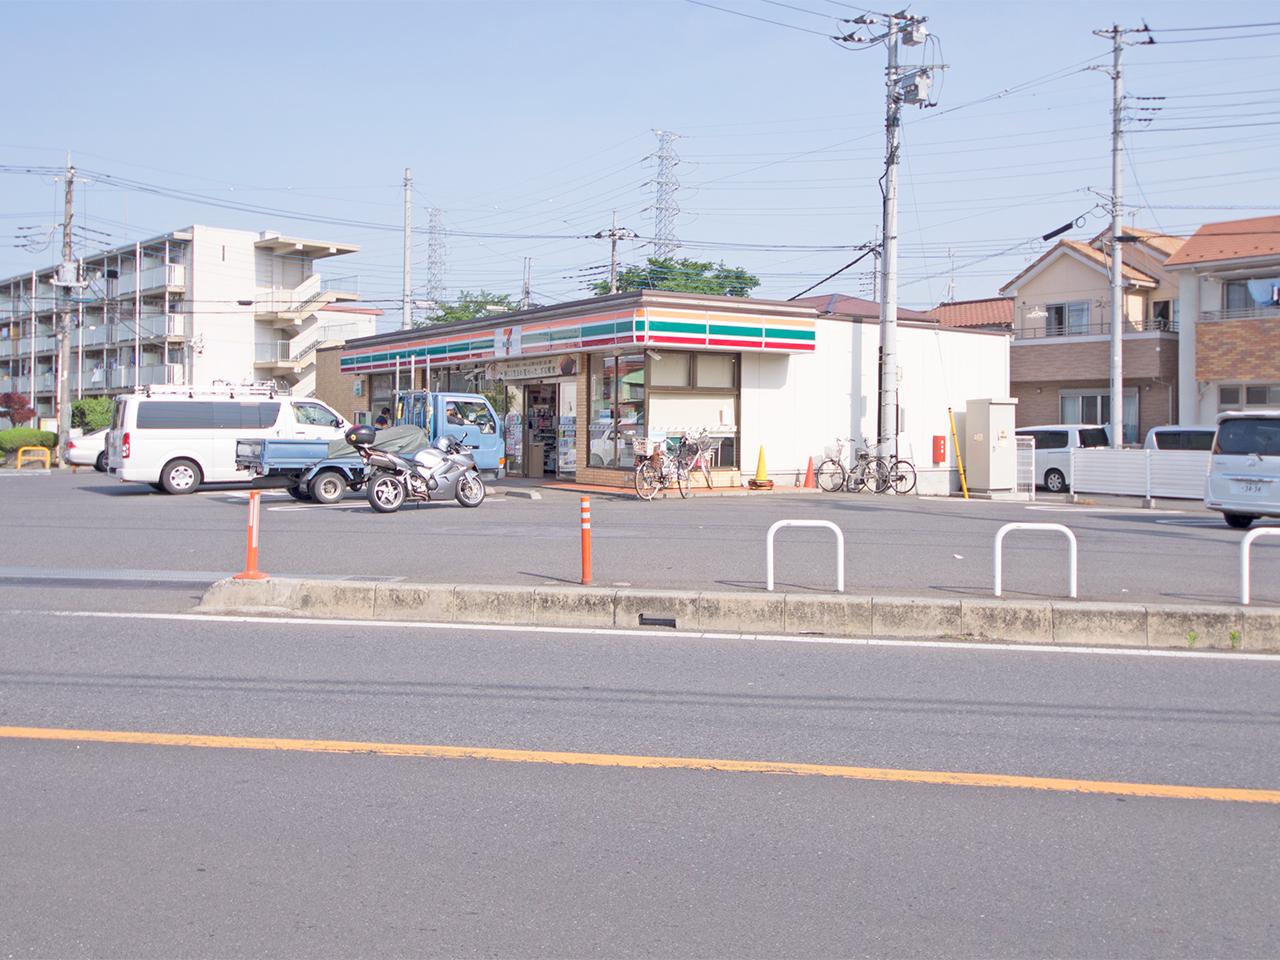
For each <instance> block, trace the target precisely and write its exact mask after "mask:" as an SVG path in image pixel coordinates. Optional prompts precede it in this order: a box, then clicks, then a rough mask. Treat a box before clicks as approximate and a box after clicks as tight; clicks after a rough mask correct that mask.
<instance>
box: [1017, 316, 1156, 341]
mask: <svg viewBox="0 0 1280 960" xmlns="http://www.w3.org/2000/svg"><path fill="white" fill-rule="evenodd" d="M1124 332H1125V334H1130V333H1152V332H1158V333H1177V332H1178V321H1176V320H1143V321H1142V322H1141V323H1138V322H1135V321H1133V320H1130V321H1129V322H1128V323H1126V324H1125V329H1124ZM1110 334H1111V321H1110V320H1103V321H1101V322H1098V323H1072V324H1067V325H1066V326H1047V327H1044V326H1041V327H1031V326H1025V327H1021V328H1018V329H1015V330H1014V331H1013V338H1014V339H1015V340H1046V339H1054V338H1059V339H1060V338H1062V337H1097V336H1110Z"/></svg>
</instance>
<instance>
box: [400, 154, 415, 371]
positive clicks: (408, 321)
mask: <svg viewBox="0 0 1280 960" xmlns="http://www.w3.org/2000/svg"><path fill="white" fill-rule="evenodd" d="M412 217H413V174H412V173H410V171H409V168H408V167H405V168H404V289H403V295H402V298H401V304H402V305H401V307H400V329H401V330H408V329H409V328H410V327H412V326H413V313H412V309H411V308H412V306H413V305H412V303H411V302H410V300H409V296H410V293H411V291H410V289H409V224H410V221H411V220H412ZM396 389H397V390H399V389H400V384H399V382H398V381H397V383H396Z"/></svg>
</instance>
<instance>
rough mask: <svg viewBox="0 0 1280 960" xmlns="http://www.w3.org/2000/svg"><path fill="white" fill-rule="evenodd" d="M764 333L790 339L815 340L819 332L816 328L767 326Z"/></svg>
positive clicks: (768, 335)
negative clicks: (793, 328) (798, 328)
mask: <svg viewBox="0 0 1280 960" xmlns="http://www.w3.org/2000/svg"><path fill="white" fill-rule="evenodd" d="M764 335H765V336H766V337H774V338H780V337H781V338H786V339H788V340H815V339H816V338H817V332H816V331H814V330H779V329H777V328H775V327H765V331H764Z"/></svg>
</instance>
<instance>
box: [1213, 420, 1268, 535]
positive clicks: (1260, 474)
mask: <svg viewBox="0 0 1280 960" xmlns="http://www.w3.org/2000/svg"><path fill="white" fill-rule="evenodd" d="M1204 505H1205V506H1206V507H1208V508H1209V509H1210V510H1219V511H1221V512H1222V515H1223V519H1225V520H1226V521H1227V526H1229V527H1235V528H1236V529H1237V530H1244V529H1245V528H1247V527H1248V526H1250V525H1251V524H1252V523H1253V521H1254V520H1257V519H1258V518H1259V517H1280V411H1272V412H1267V413H1262V412H1259V413H1239V412H1231V413H1221V414H1219V415H1218V433H1217V435H1216V436H1215V437H1214V438H1213V453H1212V455H1211V456H1210V458H1209V475H1208V477H1207V478H1206V480H1205V490H1204Z"/></svg>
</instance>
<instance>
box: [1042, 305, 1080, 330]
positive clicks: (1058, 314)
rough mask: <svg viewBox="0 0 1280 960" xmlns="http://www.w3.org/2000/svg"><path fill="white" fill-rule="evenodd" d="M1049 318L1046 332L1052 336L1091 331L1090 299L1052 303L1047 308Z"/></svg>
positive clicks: (1046, 323) (1046, 321)
mask: <svg viewBox="0 0 1280 960" xmlns="http://www.w3.org/2000/svg"><path fill="white" fill-rule="evenodd" d="M1045 310H1046V312H1047V313H1048V315H1049V316H1048V318H1047V319H1046V320H1045V334H1046V335H1047V336H1050V337H1061V336H1064V335H1068V334H1077V333H1088V332H1089V301H1088V300H1075V301H1073V302H1071V303H1051V304H1048V306H1046V308H1045Z"/></svg>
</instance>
